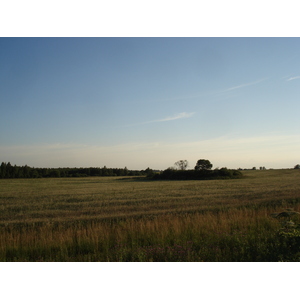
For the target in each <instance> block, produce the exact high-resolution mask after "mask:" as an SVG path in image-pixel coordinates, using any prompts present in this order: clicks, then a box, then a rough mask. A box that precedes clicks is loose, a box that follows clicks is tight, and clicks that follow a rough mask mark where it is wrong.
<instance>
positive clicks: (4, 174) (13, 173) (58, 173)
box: [0, 162, 153, 178]
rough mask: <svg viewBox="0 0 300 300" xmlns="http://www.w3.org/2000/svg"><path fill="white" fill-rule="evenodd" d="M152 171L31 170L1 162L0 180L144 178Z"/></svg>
mask: <svg viewBox="0 0 300 300" xmlns="http://www.w3.org/2000/svg"><path fill="white" fill-rule="evenodd" d="M152 173H153V170H151V169H150V168H147V169H146V170H140V171H137V170H128V169H127V168H126V167H125V168H107V167H106V166H104V167H103V168H97V167H90V168H33V167H29V166H27V165H25V166H16V165H14V166H13V165H11V163H10V162H8V163H6V162H2V163H1V166H0V178H47V177H87V176H144V175H148V174H152Z"/></svg>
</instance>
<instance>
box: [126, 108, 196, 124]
mask: <svg viewBox="0 0 300 300" xmlns="http://www.w3.org/2000/svg"><path fill="white" fill-rule="evenodd" d="M194 114H195V112H192V113H186V112H182V113H179V114H177V115H174V116H169V117H166V118H163V119H158V120H152V121H147V122H143V123H137V124H131V125H127V126H123V127H130V126H136V125H143V124H151V123H160V122H169V121H174V120H179V119H187V118H190V117H192V116H193V115H194Z"/></svg>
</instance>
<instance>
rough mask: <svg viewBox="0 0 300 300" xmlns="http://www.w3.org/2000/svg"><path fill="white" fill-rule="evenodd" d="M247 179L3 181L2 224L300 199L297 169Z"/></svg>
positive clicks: (254, 173)
mask: <svg viewBox="0 0 300 300" xmlns="http://www.w3.org/2000/svg"><path fill="white" fill-rule="evenodd" d="M244 175H245V178H244V179H236V180H206V181H140V180H135V179H131V180H120V179H119V178H114V177H95V178H93V177H89V178H83V179H82V178H57V179H9V180H1V181H0V190H1V193H0V213H1V217H0V225H1V224H4V223H14V222H17V223H19V222H31V221H32V222H34V221H36V220H38V221H40V222H49V219H51V221H57V220H59V221H61V220H63V219H67V220H74V221H76V219H82V218H87V219H88V218H89V217H91V218H92V219H95V217H98V218H99V219H101V218H110V217H111V218H115V217H118V216H126V215H127V216H128V217H130V216H138V215H140V216H142V215H144V214H154V215H156V214H160V213H163V214H164V213H167V212H171V213H176V212H184V211H187V212H190V211H193V210H194V211H195V212H196V211H205V210H214V209H221V208H225V207H226V208H230V207H240V206H243V205H248V206H249V205H250V206H251V205H253V206H255V205H259V204H260V203H265V202H268V201H276V200H279V201H280V200H282V201H284V200H286V199H292V198H299V197H300V185H299V182H300V172H299V171H298V170H267V171H247V172H244Z"/></svg>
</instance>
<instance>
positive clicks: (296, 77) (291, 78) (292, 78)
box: [286, 76, 300, 81]
mask: <svg viewBox="0 0 300 300" xmlns="http://www.w3.org/2000/svg"><path fill="white" fill-rule="evenodd" d="M295 79H300V76H294V77H290V78H289V79H287V80H286V81H291V80H295Z"/></svg>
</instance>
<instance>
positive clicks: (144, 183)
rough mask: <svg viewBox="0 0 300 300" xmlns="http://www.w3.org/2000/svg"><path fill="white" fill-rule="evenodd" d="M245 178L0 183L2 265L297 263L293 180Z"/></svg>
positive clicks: (297, 192) (283, 174)
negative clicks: (287, 225)
mask: <svg viewBox="0 0 300 300" xmlns="http://www.w3.org/2000/svg"><path fill="white" fill-rule="evenodd" d="M243 174H244V178H242V179H235V180H203V181H202V180H191V181H188V180H187V181H171V180H170V181H167V180H166V181H163V180H161V181H150V180H147V179H145V178H143V177H135V178H134V177H88V178H55V179H50V178H48V179H2V180H0V191H1V192H0V212H1V215H0V261H145V262H148V261H186V262H194V261H299V260H300V234H299V232H298V230H297V229H289V230H286V231H283V230H280V228H281V225H280V222H279V221H278V220H277V219H275V218H272V217H271V216H270V215H271V214H272V213H276V212H282V211H284V210H285V209H286V208H290V209H293V210H295V211H299V212H300V185H299V183H300V172H299V170H264V171H244V172H243ZM294 221H295V223H296V224H297V222H298V221H299V220H298V217H297V215H296V216H295V219H294Z"/></svg>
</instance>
